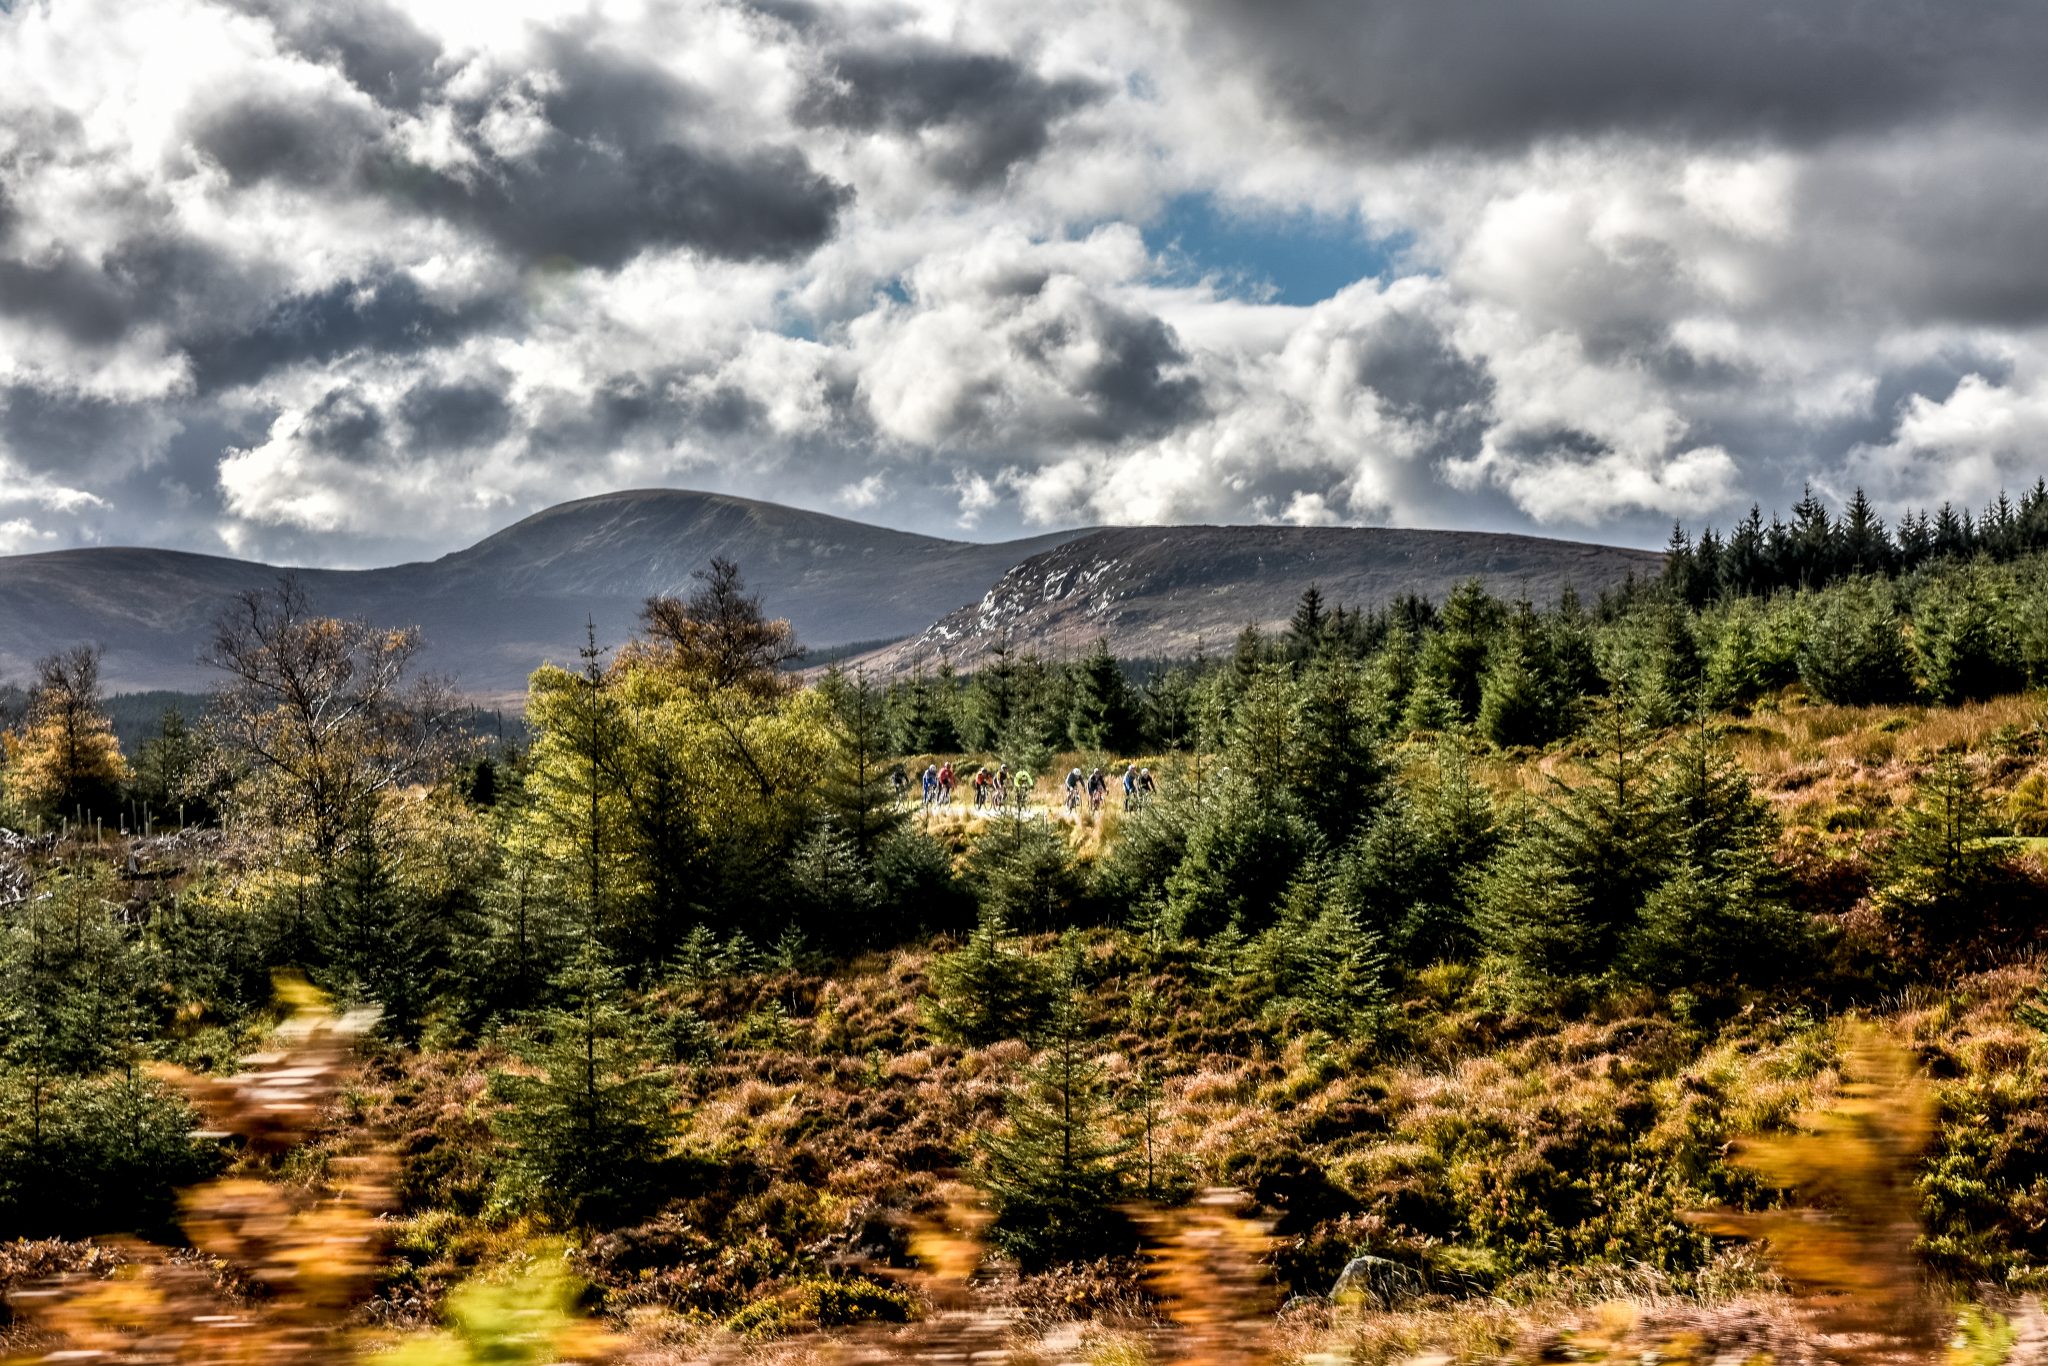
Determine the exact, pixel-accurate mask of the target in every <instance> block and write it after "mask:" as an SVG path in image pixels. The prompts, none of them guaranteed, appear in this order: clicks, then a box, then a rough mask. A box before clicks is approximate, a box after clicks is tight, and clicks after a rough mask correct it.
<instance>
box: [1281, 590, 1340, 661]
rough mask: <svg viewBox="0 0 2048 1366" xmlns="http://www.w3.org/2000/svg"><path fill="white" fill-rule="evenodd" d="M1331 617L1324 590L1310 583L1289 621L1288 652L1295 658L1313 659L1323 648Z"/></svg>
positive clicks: (1303, 591)
mask: <svg viewBox="0 0 2048 1366" xmlns="http://www.w3.org/2000/svg"><path fill="white" fill-rule="evenodd" d="M1329 626H1330V618H1329V614H1328V612H1327V611H1326V610H1325V609H1324V606H1323V593H1322V590H1321V589H1319V588H1317V587H1316V586H1315V585H1314V584H1310V585H1309V586H1308V587H1307V588H1305V589H1303V590H1302V593H1301V600H1300V601H1299V602H1297V603H1296V604H1295V607H1294V616H1293V617H1292V618H1291V619H1290V620H1289V621H1288V623H1287V653H1288V654H1289V655H1291V656H1292V657H1293V658H1295V659H1313V658H1315V656H1316V654H1317V653H1318V652H1319V651H1321V649H1322V648H1323V642H1324V637H1325V635H1326V633H1327V632H1328V630H1329Z"/></svg>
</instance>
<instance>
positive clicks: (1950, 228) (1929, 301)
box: [1782, 10, 2048, 328]
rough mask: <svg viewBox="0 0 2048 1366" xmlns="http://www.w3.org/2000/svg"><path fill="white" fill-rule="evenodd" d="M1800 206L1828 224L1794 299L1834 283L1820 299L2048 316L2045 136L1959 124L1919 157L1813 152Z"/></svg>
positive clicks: (1934, 312) (1975, 321) (1898, 308)
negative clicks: (1985, 131)
mask: <svg viewBox="0 0 2048 1366" xmlns="http://www.w3.org/2000/svg"><path fill="white" fill-rule="evenodd" d="M2042 27H2043V28H2044V29H2048V10H2043V11H2042ZM1800 209H1801V217H1802V219H1803V220H1804V221H1806V222H1810V223H1813V224H1814V225H1815V227H1816V228H1817V229H1820V231H1816V232H1815V233H1814V234H1813V235H1812V236H1811V237H1810V238H1809V239H1807V242H1806V245H1807V246H1808V247H1809V249H1810V254H1802V255H1801V256H1800V257H1798V258H1796V261H1795V263H1794V264H1793V268H1792V269H1791V270H1788V271H1787V273H1786V278H1784V279H1783V281H1782V286H1783V289H1784V291H1785V292H1786V293H1788V294H1791V295H1792V296H1793V297H1795V298H1797V297H1802V296H1803V297H1806V298H1811V297H1812V295H1813V292H1814V290H1815V289H1816V285H1817V283H1818V282H1826V287H1827V288H1829V289H1830V290H1831V291H1832V292H1833V293H1834V295H1835V297H1834V298H1832V299H1826V300H1822V301H1819V302H1825V303H1828V304H1832V305H1834V306H1838V307H1839V306H1842V305H1844V304H1851V305H1854V306H1858V307H1860V308H1861V309H1863V310H1866V311H1869V310H1873V309H1881V310H1884V311H1886V312H1890V313H1892V314H1894V315H1898V316H1905V317H1909V318H1913V319H1916V320H1940V321H1944V322H1957V323H1964V324H1972V325H1985V326H1991V327H1999V328H2005V327H2027V326H2033V325H2037V324H2039V323H2042V322H2044V321H2048V271H2044V270H2042V268H2041V249H2042V242H2043V240H2044V234H2048V147H2044V146H2043V144H2042V143H2041V141H2040V139H2039V137H2038V136H2026V137H2020V138H2017V139H2015V138H2012V137H1993V136H1983V135H1978V134H1974V133H1972V132H1970V131H1968V130H1957V131H1955V132H1953V133H1952V134H1951V136H1950V137H1949V138H1948V139H1945V140H1943V141H1942V142H1941V143H1938V144H1937V146H1936V149H1935V150H1934V151H1932V152H1930V153H1928V154H1923V155H1920V156H1914V157H1902V156H1898V155H1896V154H1894V155H1891V156H1884V155H1882V154H1865V155H1862V156H1858V157H1854V158H1850V157H1825V158H1817V159H1815V161H1814V162H1813V164H1812V166H1811V167H1810V168H1809V169H1808V171H1807V172H1806V175H1805V178H1804V181H1803V183H1802V185H1801V188H1800ZM1873 225H1881V231H1871V230H1870V229H1871V227H1872V226H1873ZM1874 284H1878V285H1881V286H1882V287H1881V288H1876V289H1873V288H1872V286H1873V285H1874Z"/></svg>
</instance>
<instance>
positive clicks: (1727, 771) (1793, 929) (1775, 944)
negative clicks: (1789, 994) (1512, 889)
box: [1621, 722, 1811, 990]
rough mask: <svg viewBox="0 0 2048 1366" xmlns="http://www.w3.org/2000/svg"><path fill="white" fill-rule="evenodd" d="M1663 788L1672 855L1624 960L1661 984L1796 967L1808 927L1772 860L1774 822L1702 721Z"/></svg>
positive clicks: (1630, 935) (1719, 982) (1628, 937)
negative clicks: (1789, 898) (1666, 874)
mask: <svg viewBox="0 0 2048 1366" xmlns="http://www.w3.org/2000/svg"><path fill="white" fill-rule="evenodd" d="M1658 795H1659V800H1660V802H1661V803H1662V805H1663V807H1664V810H1665V812H1666V815H1667V818H1668V821H1669V828H1670V830H1671V831H1672V845H1673V850H1674V853H1675V854H1676V862H1675V866H1674V867H1673V870H1672V872H1671V875H1670V876H1669V877H1668V878H1667V879H1666V880H1665V881H1664V882H1663V883H1662V884H1661V885H1660V886H1658V887H1657V888H1656V889H1655V890H1653V891H1652V892H1651V893H1650V894H1649V896H1648V897H1647V898H1646V899H1645V901H1644V905H1643V910H1642V914H1641V917H1640V919H1639V920H1638V922H1637V924H1636V925H1634V926H1633V927H1631V928H1630V929H1629V930H1627V931H1626V932H1625V933H1624V936H1623V945H1622V952H1621V958H1622V964H1623V967H1624V969H1625V970H1626V971H1627V972H1628V974H1629V975H1630V976H1632V977H1634V978H1636V979H1637V980H1639V981H1644V982H1648V983H1650V984H1652V985H1655V986H1662V987H1678V986H1689V985H1700V986H1704V987H1707V988H1710V989H1717V990H1718V989H1722V988H1725V987H1726V986H1728V985H1730V984H1733V983H1748V984H1768V983H1771V982H1775V981H1780V980H1783V979H1784V978H1785V977H1786V976H1788V975H1790V974H1792V973H1793V972H1795V971H1796V970H1797V969H1798V967H1799V965H1800V964H1801V963H1802V962H1803V961H1804V960H1805V957H1806V951H1807V948H1808V946H1809V940H1810V938H1811V935H1810V931H1809V928H1808V922H1807V920H1806V917H1805V916H1803V915H1801V914H1800V913H1799V912H1798V911H1796V910H1795V909H1794V908H1793V907H1792V906H1791V905H1790V904H1789V903H1788V901H1787V899H1786V892H1785V887H1784V879H1783V878H1782V877H1781V876H1780V875H1779V873H1778V871H1777V869H1776V867H1775V866H1774V865H1773V864H1772V862H1771V857H1770V854H1771V848H1772V846H1773V845H1774V843H1775V841H1776V838H1777V821H1776V819H1775V817H1774V816H1773V815H1772V812H1771V809H1770V807H1769V805H1768V804H1767V803H1766V802H1764V801H1763V800H1762V799H1761V798H1759V797H1758V796H1757V795H1756V793H1755V791H1754V790H1753V789H1752V787H1751V785H1750V781H1749V775H1748V773H1747V772H1746V771H1744V770H1743V768H1742V767H1741V765H1739V764H1737V763H1736V762H1735V761H1734V760H1733V759H1732V758H1730V757H1729V756H1728V754H1727V753H1726V752H1725V751H1724V750H1723V748H1722V747H1721V745H1720V744H1719V742H1718V740H1717V738H1716V736H1715V735H1714V733H1713V732H1712V731H1711V730H1710V729H1709V728H1708V727H1707V726H1706V725H1705V724H1704V723H1703V722H1701V723H1696V724H1694V725H1693V726H1691V727H1690V728H1688V730H1687V732H1686V734H1685V735H1684V737H1683V738H1682V739H1681V740H1680V742H1679V744H1678V745H1677V747H1676V749H1675V750H1674V751H1673V752H1672V754H1671V755H1670V757H1669V761H1668V764H1667V767H1666V769H1665V772H1664V774H1663V777H1662V781H1661V782H1660V784H1659V793H1658Z"/></svg>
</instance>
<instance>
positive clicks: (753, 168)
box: [383, 140, 849, 270]
mask: <svg viewBox="0 0 2048 1366" xmlns="http://www.w3.org/2000/svg"><path fill="white" fill-rule="evenodd" d="M494 169H495V174H494V175H493V176H491V177H490V178H487V179H478V180H457V179H454V178H452V177H446V176H441V175H438V174H435V173H433V172H429V171H421V170H419V169H418V168H405V169H402V170H399V171H397V172H396V173H393V174H389V175H387V176H385V177H384V178H383V180H384V184H385V186H386V187H387V188H388V189H390V190H391V191H392V192H394V193H396V194H397V195H399V196H401V197H404V198H407V199H410V200H412V201H413V202H414V203H416V204H418V205H419V206H421V207H422V208H425V209H428V210H430V211H431V212H434V213H436V214H439V215H441V216H443V217H447V218H450V219H453V220H456V221H458V222H462V223H465V224H467V225H469V226H471V227H473V228H475V229H477V230H478V231H481V232H483V233H484V234H486V235H487V236H489V237H490V238H491V239H492V240H493V241H495V242H496V243H497V244H498V245H499V246H500V247H502V248H504V249H505V250H507V251H510V252H512V253H514V254H516V255H518V256H520V257H523V258H526V259H528V260H534V261H544V260H548V259H563V260H569V261H574V262H577V263H578V264H581V265H589V266H597V267H600V268H602V269H608V270H609V269H616V268H617V267H619V266H622V265H624V264H625V263H626V262H628V261H630V260H632V259H633V257H635V256H636V255H638V254H639V253H640V252H642V251H644V250H647V249H650V248H658V247H694V248H696V249H697V250H699V251H702V252H705V253H706V254H708V255H711V256H716V257H722V258H724V259H727V260H738V261H753V260H790V259H792V258H795V257H799V256H803V255H806V254H808V253H809V252H810V251H812V250H813V249H814V248H816V247H818V246H820V245H822V244H823V243H824V242H825V241H826V239H828V238H829V237H830V236H831V235H832V227H833V223H834V221H835V220H836V219H837V218H838V215H839V210H840V208H841V206H842V205H843V204H844V203H845V202H846V200H847V199H848V197H849V195H848V192H847V191H846V190H845V189H844V188H843V187H842V186H839V185H837V184H835V183H833V182H832V181H831V180H829V179H828V178H826V177H825V176H824V175H822V174H820V173H819V172H818V171H816V170H815V169H813V168H812V166H811V165H810V163H809V162H808V161H806V160H805V159H804V157H803V155H802V153H800V152H797V151H795V150H792V149H786V148H771V149H763V150H760V151H755V152H750V153H742V154H738V155H728V154H725V153H722V152H716V151H711V150H708V149H705V148H700V147H692V146H688V145H685V144H682V143H668V144H665V145H662V146H656V147H648V148H644V149H634V150H618V149H614V148H611V147H608V146H606V145H604V144H603V143H601V142H596V141H589V142H585V141H569V140H565V141H563V142H560V143H551V144H550V145H549V146H548V147H547V148H545V149H543V150H541V151H540V152H538V153H536V154H535V155H533V156H531V157H528V158H525V159H522V160H520V161H517V162H511V163H504V164H501V165H499V166H498V167H496V168H494Z"/></svg>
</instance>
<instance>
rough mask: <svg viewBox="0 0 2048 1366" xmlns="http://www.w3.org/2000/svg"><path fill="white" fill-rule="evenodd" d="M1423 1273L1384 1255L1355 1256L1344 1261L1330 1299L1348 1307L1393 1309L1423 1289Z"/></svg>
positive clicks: (1331, 1290) (1331, 1289)
mask: <svg viewBox="0 0 2048 1366" xmlns="http://www.w3.org/2000/svg"><path fill="white" fill-rule="evenodd" d="M1423 1289H1424V1287H1423V1283H1422V1276H1421V1273H1419V1272H1417V1271H1416V1270H1415V1269H1414V1268H1413V1267H1406V1266H1403V1265H1401V1264H1400V1263H1399V1262H1390V1261H1388V1260H1387V1259H1386V1258H1385V1257H1353V1258H1352V1259H1351V1260H1350V1261H1349V1262H1347V1263H1345V1266H1344V1271H1343V1274H1341V1275H1339V1276H1338V1277H1337V1284H1336V1285H1334V1286H1332V1287H1331V1288H1330V1300H1331V1302H1332V1303H1334V1304H1340V1305H1344V1306H1346V1307H1348V1308H1360V1307H1363V1308H1370V1309H1391V1308H1393V1307H1394V1306H1395V1305H1396V1304H1399V1303H1400V1302H1401V1301H1403V1300H1407V1299H1413V1298H1414V1297H1415V1296H1417V1295H1420V1294H1421V1293H1422V1292H1423Z"/></svg>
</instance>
